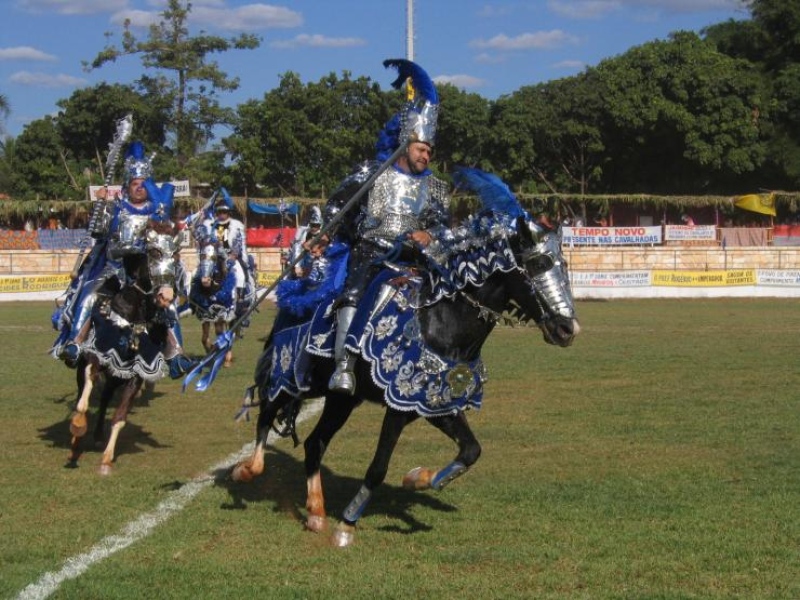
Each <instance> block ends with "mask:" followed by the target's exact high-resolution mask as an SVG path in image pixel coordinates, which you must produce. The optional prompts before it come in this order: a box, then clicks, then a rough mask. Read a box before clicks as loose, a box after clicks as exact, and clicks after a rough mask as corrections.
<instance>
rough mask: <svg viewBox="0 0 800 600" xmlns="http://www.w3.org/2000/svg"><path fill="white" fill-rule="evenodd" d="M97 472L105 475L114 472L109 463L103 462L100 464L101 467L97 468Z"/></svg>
mask: <svg viewBox="0 0 800 600" xmlns="http://www.w3.org/2000/svg"><path fill="white" fill-rule="evenodd" d="M97 472H98V473H100V475H103V476H105V475H111V472H112V471H111V465H107V464H105V463H103V464H102V465H100V468H99V469H97Z"/></svg>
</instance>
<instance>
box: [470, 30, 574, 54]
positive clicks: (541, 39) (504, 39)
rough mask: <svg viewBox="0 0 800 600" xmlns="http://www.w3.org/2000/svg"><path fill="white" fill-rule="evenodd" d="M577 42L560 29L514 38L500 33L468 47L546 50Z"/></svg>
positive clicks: (474, 41)
mask: <svg viewBox="0 0 800 600" xmlns="http://www.w3.org/2000/svg"><path fill="white" fill-rule="evenodd" d="M577 41H578V39H577V38H576V37H575V36H571V35H569V34H567V33H564V32H563V31H561V30H560V29H553V30H551V31H537V32H536V33H523V34H521V35H518V36H515V37H509V36H507V35H505V34H504V33H501V34H500V35H496V36H494V37H493V38H491V39H489V40H473V41H471V42H470V43H469V45H470V46H472V47H473V48H481V49H489V50H531V49H534V50H546V49H550V48H558V47H561V46H564V45H566V44H574V43H577Z"/></svg>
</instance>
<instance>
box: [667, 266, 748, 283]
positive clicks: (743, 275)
mask: <svg viewBox="0 0 800 600" xmlns="http://www.w3.org/2000/svg"><path fill="white" fill-rule="evenodd" d="M755 284H756V271H755V269H736V270H729V271H723V270H718V271H658V270H656V271H653V285H654V286H667V287H716V286H737V285H755Z"/></svg>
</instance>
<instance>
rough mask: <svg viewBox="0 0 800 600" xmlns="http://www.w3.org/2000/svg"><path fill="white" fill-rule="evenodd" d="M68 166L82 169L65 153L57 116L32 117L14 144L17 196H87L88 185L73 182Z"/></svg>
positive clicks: (14, 181) (70, 169)
mask: <svg viewBox="0 0 800 600" xmlns="http://www.w3.org/2000/svg"><path fill="white" fill-rule="evenodd" d="M65 161H66V165H65ZM65 167H66V168H67V171H69V172H72V173H75V172H77V171H79V169H78V167H77V165H76V164H75V163H74V162H70V161H69V160H68V159H66V157H65V156H64V150H63V146H62V144H61V140H60V138H59V136H58V129H57V128H56V124H55V119H53V117H44V118H42V119H37V120H36V121H32V122H31V123H29V124H28V125H27V126H26V127H25V129H24V131H23V132H22V133H21V134H20V135H19V136H18V137H17V138H16V140H15V144H14V172H15V175H16V177H14V180H13V194H14V196H16V197H21V198H24V199H29V200H32V199H36V198H42V199H48V200H49V199H56V198H61V199H71V200H79V199H84V198H85V196H86V192H85V187H80V186H78V185H73V186H70V185H69V184H68V179H67V176H66V175H65Z"/></svg>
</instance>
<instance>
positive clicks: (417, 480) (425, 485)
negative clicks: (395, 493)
mask: <svg viewBox="0 0 800 600" xmlns="http://www.w3.org/2000/svg"><path fill="white" fill-rule="evenodd" d="M432 478H433V474H432V473H431V471H430V470H429V469H426V468H424V467H417V468H416V469H411V470H410V471H409V472H408V473H406V474H405V476H404V477H403V489H406V490H427V489H430V487H431V479H432Z"/></svg>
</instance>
